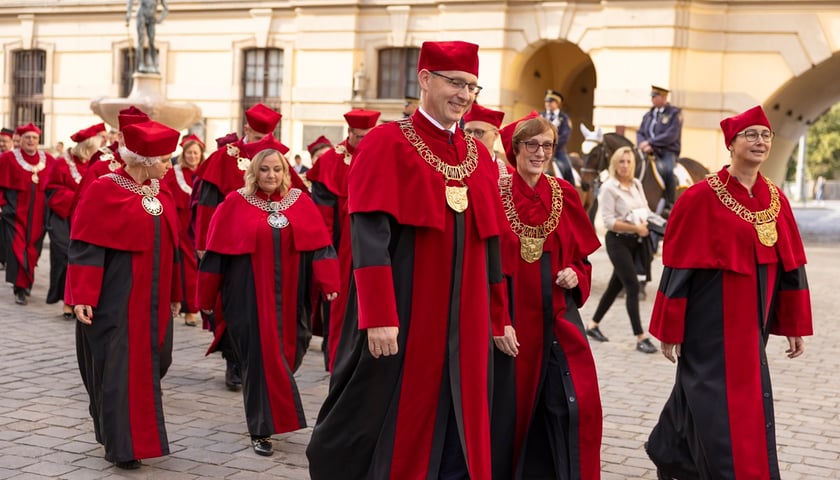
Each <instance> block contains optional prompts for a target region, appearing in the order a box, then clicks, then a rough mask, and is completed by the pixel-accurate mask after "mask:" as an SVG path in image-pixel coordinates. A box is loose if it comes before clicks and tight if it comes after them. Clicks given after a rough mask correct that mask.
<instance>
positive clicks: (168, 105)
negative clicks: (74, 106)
mask: <svg viewBox="0 0 840 480" xmlns="http://www.w3.org/2000/svg"><path fill="white" fill-rule="evenodd" d="M132 78H133V79H134V85H133V86H132V88H131V93H130V94H129V95H128V97H126V98H98V99H96V100H93V101H92V102H90V109H91V110H92V111H93V113H95V114H97V115H98V116H99V117H100V118H101V119H102V120H104V121H105V123H107V124H109V125H111V126H113V127H115V128H116V127H118V126H119V122H118V121H117V116H118V114H119V112H120V110H123V109H126V108H128V107H130V106H132V105H134V106H135V107H137V108H139V109H140V110H143V111H144V112H146V114H147V115H149V116H150V117H151V118H152V120H155V121H157V122H160V123H162V124H164V125H166V126H168V127H170V128H174V129H175V130H179V131H180V130H184V129H185V128H187V127H189V126H191V125H193V124H195V123H196V122H198V120H200V119H201V109H200V108H198V106H197V105H195V104H193V103H175V102H169V101H167V100H166V99H165V98H164V96H163V94H162V93H161V92H162V88H161V82H162V81H163V80H162V78H161V76H160V74H159V73H135V74H134V75H132Z"/></svg>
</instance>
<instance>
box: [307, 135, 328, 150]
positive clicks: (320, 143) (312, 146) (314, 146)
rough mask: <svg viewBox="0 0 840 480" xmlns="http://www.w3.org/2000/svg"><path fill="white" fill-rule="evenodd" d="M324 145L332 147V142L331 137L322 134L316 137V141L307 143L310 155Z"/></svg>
mask: <svg viewBox="0 0 840 480" xmlns="http://www.w3.org/2000/svg"><path fill="white" fill-rule="evenodd" d="M324 147H332V142H330V139H329V138H327V137H325V136H323V135H321V136H320V137H318V138H316V139H315V141H314V142H312V143H310V144H309V145H307V146H306V150H307V151H308V152H309V154H310V155H312V154H314V153H315V152H317V151H318V150H320V149H321V148H324Z"/></svg>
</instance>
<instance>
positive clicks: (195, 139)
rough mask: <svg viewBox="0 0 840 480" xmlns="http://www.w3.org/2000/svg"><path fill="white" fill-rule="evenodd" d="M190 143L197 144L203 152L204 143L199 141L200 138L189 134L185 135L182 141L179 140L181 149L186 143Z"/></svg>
mask: <svg viewBox="0 0 840 480" xmlns="http://www.w3.org/2000/svg"><path fill="white" fill-rule="evenodd" d="M190 142H195V143H197V144H198V146H199V147H201V149H202V150H204V142H202V141H201V139H200V138H198V136H197V135H195V134H192V133H191V134H189V135H187V136H186V137H184V139H183V140H181V143H180V145H181V147H184V146H185V145H186V144H188V143H190Z"/></svg>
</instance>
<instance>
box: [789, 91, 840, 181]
mask: <svg viewBox="0 0 840 480" xmlns="http://www.w3.org/2000/svg"><path fill="white" fill-rule="evenodd" d="M805 142H806V145H807V147H806V148H807V151H806V154H805V166H806V168H807V170H808V176H809V177H810V178H817V177H818V176H820V175H822V176H824V177H825V178H826V179H833V178H835V177H836V175H837V174H840V103H838V104H835V105H834V106H832V107H831V108H829V109H828V110H826V112H825V113H824V114H823V115H822V116H821V117H820V118H819V119H817V121H816V122H814V123H813V124H812V125H811V127H810V128H809V129H808V136H807V138H806V140H805ZM798 150H799V148H798V147H797V148H796V149H795V150H794V151H793V155H792V157H791V161H790V162H788V171H787V178H788V180H793V179H794V178H795V176H796V157H797V155H798V154H799V152H798Z"/></svg>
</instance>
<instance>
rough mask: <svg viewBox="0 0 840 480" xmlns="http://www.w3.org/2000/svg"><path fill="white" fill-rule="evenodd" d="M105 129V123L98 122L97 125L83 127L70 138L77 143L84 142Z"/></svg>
mask: <svg viewBox="0 0 840 480" xmlns="http://www.w3.org/2000/svg"><path fill="white" fill-rule="evenodd" d="M104 131H105V124H104V123H97V124H96V125H91V126H89V127H87V128H83V129H81V130H79V131H78V132H76V133H74V134H73V135H70V140H73V141H74V142H76V143H79V142H84V141H85V140H87V139H88V138H91V137H95V136H97V135H99V134H100V133H101V132H104Z"/></svg>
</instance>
